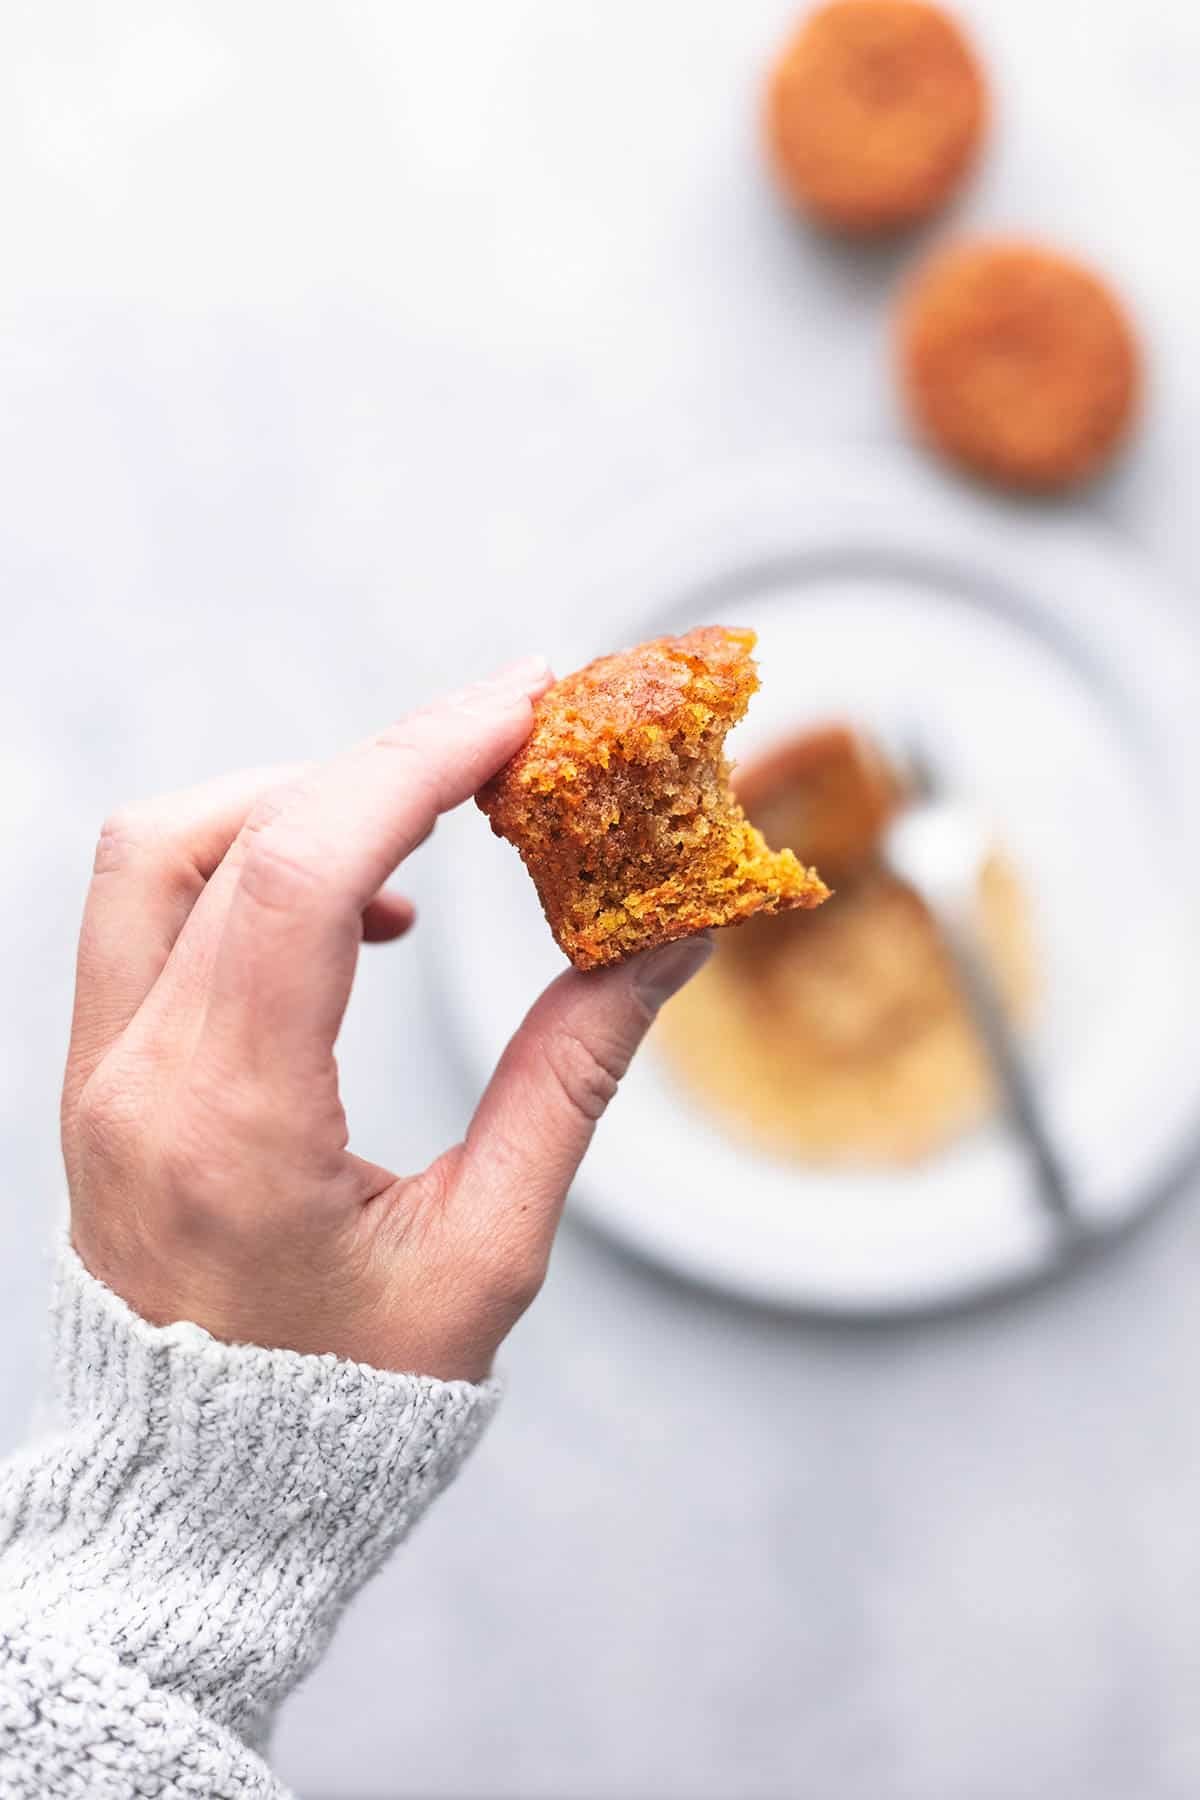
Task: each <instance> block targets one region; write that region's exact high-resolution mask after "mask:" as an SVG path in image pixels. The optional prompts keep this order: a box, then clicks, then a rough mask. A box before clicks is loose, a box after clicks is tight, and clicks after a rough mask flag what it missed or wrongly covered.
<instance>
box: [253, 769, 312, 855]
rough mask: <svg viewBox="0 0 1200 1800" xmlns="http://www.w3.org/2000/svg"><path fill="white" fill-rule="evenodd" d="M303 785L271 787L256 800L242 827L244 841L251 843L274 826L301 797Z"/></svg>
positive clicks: (285, 784)
mask: <svg viewBox="0 0 1200 1800" xmlns="http://www.w3.org/2000/svg"><path fill="white" fill-rule="evenodd" d="M303 791H304V790H303V784H302V783H301V782H299V781H283V782H280V783H279V784H278V785H277V786H276V787H271V788H268V789H267V790H266V792H265V793H262V794H260V795H259V796H258V798H257V799H256V800H255V802H254V805H253V806H252V807H251V808H250V811H249V812H248V813H247V815H246V819H245V822H244V824H243V825H242V832H241V835H242V839H243V841H244V842H251V841H253V840H254V839H255V838H257V837H259V836H261V834H262V833H263V832H264V831H266V830H267V829H268V827H269V826H271V825H274V824H275V823H276V822H277V821H278V820H279V819H280V818H282V816H283V814H284V813H285V812H287V811H288V809H289V808H290V807H291V806H292V805H293V804H294V803H295V802H296V801H297V800H298V799H299V798H300V797H301V795H302V793H303Z"/></svg>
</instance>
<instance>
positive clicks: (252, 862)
mask: <svg viewBox="0 0 1200 1800" xmlns="http://www.w3.org/2000/svg"><path fill="white" fill-rule="evenodd" d="M323 861H327V859H323V858H322V857H320V856H319V855H314V854H313V853H312V851H311V850H301V849H300V847H299V846H298V845H297V844H296V842H295V841H294V839H293V840H289V838H287V837H285V836H284V835H283V833H281V832H280V831H279V830H278V829H277V828H276V827H272V826H261V827H259V828H258V829H257V830H256V831H255V833H254V835H253V836H252V837H251V840H250V842H249V844H248V846H247V847H246V850H245V853H244V855H243V857H242V866H241V872H240V876H239V882H240V885H241V888H242V891H243V892H244V893H245V894H246V895H247V897H248V898H249V899H251V900H253V901H254V902H255V903H256V904H257V905H258V906H260V907H261V908H263V909H264V910H265V911H267V912H290V911H292V910H293V909H294V908H295V907H297V906H298V905H300V904H302V903H305V902H309V901H311V900H312V899H313V898H314V897H315V896H317V895H319V894H321V893H322V892H323V891H324V890H325V887H326V885H327V883H326V877H325V876H324V875H323V873H322V867H321V865H322V862H323Z"/></svg>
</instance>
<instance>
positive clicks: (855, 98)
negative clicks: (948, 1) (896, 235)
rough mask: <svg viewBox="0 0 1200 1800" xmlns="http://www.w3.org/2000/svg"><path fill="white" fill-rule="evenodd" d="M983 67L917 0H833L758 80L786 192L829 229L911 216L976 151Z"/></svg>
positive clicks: (939, 194)
mask: <svg viewBox="0 0 1200 1800" xmlns="http://www.w3.org/2000/svg"><path fill="white" fill-rule="evenodd" d="M986 117H987V93H986V88H985V84H984V78H983V72H982V70H981V68H980V65H979V62H978V59H977V58H976V56H975V54H974V52H973V51H972V49H971V47H970V45H969V43H968V42H967V40H966V38H965V37H964V35H963V33H962V31H961V30H960V28H959V27H958V25H956V24H955V22H954V21H953V20H952V19H951V18H950V17H949V16H948V15H947V14H946V13H945V12H943V11H942V10H941V9H940V8H939V7H936V6H929V5H926V4H924V0H832V3H831V4H829V5H826V6H822V7H820V8H818V10H817V11H816V12H814V13H811V14H810V15H809V17H808V18H807V19H805V20H804V21H803V23H802V24H801V25H800V26H799V28H798V29H797V31H796V32H795V33H794V35H793V36H792V37H791V38H790V39H789V40H788V42H787V44H786V45H785V47H784V49H783V51H782V52H781V54H780V55H779V57H778V59H777V60H776V62H775V65H774V67H773V69H772V71H771V74H770V78H769V81H768V86H767V96H766V119H765V127H766V138H767V148H768V153H769V156H770V160H771V164H772V167H773V168H774V170H775V173H776V176H777V177H778V180H779V182H780V184H781V186H782V188H783V190H784V192H785V194H786V195H787V196H788V198H789V199H790V200H791V201H792V203H793V204H794V205H795V206H797V207H799V208H800V209H801V210H802V211H804V212H807V213H809V214H811V215H812V216H813V217H814V218H816V219H817V220H819V221H820V222H821V223H822V224H824V225H826V226H829V227H830V228H831V229H833V230H835V231H842V232H850V233H854V234H860V233H862V234H866V233H871V232H885V231H894V230H897V229H899V228H901V227H903V226H906V225H912V224H914V223H916V222H917V221H918V220H920V219H924V218H927V217H928V216H929V215H930V214H931V213H934V212H936V211H937V210H938V208H939V207H941V206H943V205H944V204H945V203H946V201H947V200H949V198H950V196H951V195H952V194H953V193H954V191H955V190H956V189H957V188H958V186H959V184H960V183H961V182H962V180H963V178H964V176H965V175H966V174H967V172H968V170H969V169H970V167H971V164H972V163H973V162H974V160H975V156H976V153H977V151H978V149H979V145H980V142H981V140H982V137H983V133H984V128H985V123H986Z"/></svg>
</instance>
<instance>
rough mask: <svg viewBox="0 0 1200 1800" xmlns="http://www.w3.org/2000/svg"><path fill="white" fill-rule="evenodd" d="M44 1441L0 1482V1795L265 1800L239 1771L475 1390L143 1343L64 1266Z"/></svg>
mask: <svg viewBox="0 0 1200 1800" xmlns="http://www.w3.org/2000/svg"><path fill="white" fill-rule="evenodd" d="M53 1320H54V1347H55V1362H56V1370H57V1387H58V1402H59V1415H60V1416H59V1420H58V1422H57V1423H58V1427H59V1428H58V1429H57V1430H56V1431H55V1433H54V1434H53V1435H52V1436H50V1437H48V1438H47V1439H45V1440H44V1441H43V1442H42V1443H40V1444H39V1445H37V1446H35V1447H34V1448H32V1449H30V1450H27V1451H25V1452H23V1453H22V1454H20V1455H19V1456H17V1457H15V1458H13V1459H12V1460H11V1461H9V1462H8V1463H5V1464H3V1465H0V1796H2V1800H26V1796H28V1797H29V1800H33V1797H34V1796H36V1797H37V1800H58V1797H59V1796H63V1800H67V1797H68V1796H71V1797H73V1796H76V1795H78V1796H81V1797H82V1796H87V1800H131V1797H132V1796H139V1797H140V1796H153V1797H154V1800H175V1797H176V1796H184V1795H187V1796H190V1797H191V1800H196V1797H197V1796H204V1797H205V1800H208V1797H209V1796H226V1795H230V1796H232V1795H236V1796H238V1797H239V1800H249V1797H250V1796H253V1797H254V1800H260V1797H266V1796H271V1797H272V1800H281V1797H282V1796H283V1794H284V1790H283V1789H282V1787H281V1786H280V1785H279V1783H278V1782H277V1781H276V1780H275V1778H274V1777H273V1776H272V1774H271V1772H270V1770H269V1769H268V1768H267V1765H266V1764H265V1763H264V1762H263V1761H262V1759H261V1757H260V1755H259V1754H258V1751H259V1750H260V1749H261V1747H262V1745H263V1743H264V1741H265V1738H266V1734H267V1731H268V1729H269V1726H270V1722H271V1716H272V1713H273V1711H274V1709H275V1707H276V1706H277V1705H278V1703H279V1701H280V1699H281V1698H282V1697H283V1695H284V1694H286V1693H287V1691H288V1689H289V1688H291V1687H292V1686H293V1685H294V1683H295V1682H296V1681H298V1680H299V1678H300V1677H301V1675H303V1674H304V1672H305V1671H306V1670H307V1669H308V1668H309V1667H310V1666H311V1665H312V1663H313V1662H314V1661H315V1660H316V1658H317V1656H318V1655H319V1654H320V1651H321V1650H322V1648H323V1647H324V1645H325V1643H326V1641H327V1639H328V1637H329V1633H330V1631H331V1629H332V1627H333V1624H334V1621H335V1620H336V1618H337V1615H338V1613H339V1612H340V1610H341V1608H342V1607H343V1606H344V1605H345V1603H346V1601H347V1599H348V1598H349V1596H350V1595H351V1594H352V1593H353V1592H354V1591H355V1589H356V1588H358V1587H359V1586H360V1585H361V1584H362V1582H364V1581H365V1580H366V1578H367V1577H368V1576H369V1575H371V1574H372V1573H373V1572H374V1571H375V1570H376V1569H377V1568H378V1567H379V1565H380V1563H381V1562H382V1561H383V1559H384V1557H385V1556H386V1555H387V1553H388V1552H389V1550H391V1549H392V1547H393V1546H394V1545H395V1544H397V1543H399V1541H400V1539H401V1538H402V1537H404V1535H405V1533H406V1532H407V1531H408V1530H409V1528H410V1526H411V1525H412V1524H413V1522H414V1520H415V1519H416V1518H417V1517H418V1516H419V1515H420V1514H421V1512H423V1511H424V1509H425V1507H426V1506H427V1505H428V1504H429V1502H430V1501H431V1500H432V1499H433V1497H434V1496H435V1495H436V1494H437V1493H438V1492H439V1491H440V1489H441V1488H443V1487H444V1486H445V1485H446V1483H447V1482H448V1481H449V1480H450V1479H451V1477H452V1476H453V1474H454V1472H455V1470H456V1469H457V1468H458V1466H459V1464H460V1462H461V1461H462V1459H463V1457H464V1455H465V1454H466V1452H467V1451H468V1449H469V1448H470V1447H471V1445H472V1444H473V1443H474V1442H475V1440H476V1438H477V1437H478V1436H479V1434H480V1431H481V1430H482V1428H483V1426H484V1425H485V1424H486V1422H487V1420H488V1418H489V1417H490V1415H491V1412H492V1410H493V1408H494V1405H495V1400H496V1394H495V1388H494V1386H493V1384H490V1383H488V1384H486V1385H484V1386H481V1387H474V1386H472V1385H471V1384H470V1383H467V1382H455V1381H452V1382H443V1381H433V1380H428V1379H425V1378H423V1377H418V1376H410V1375H394V1374H389V1373H386V1372H385V1371H383V1370H380V1369H373V1368H368V1367H367V1366H366V1365H364V1364H361V1363H349V1362H342V1361H339V1360H338V1359H337V1358H335V1357H332V1356H300V1355H297V1354H296V1353H295V1352H293V1351H290V1350H261V1349H255V1348H253V1347H247V1346H231V1345H228V1344H221V1343H218V1342H217V1341H216V1340H215V1339H213V1338H211V1337H210V1336H209V1335H208V1333H207V1332H205V1331H202V1330H201V1329H200V1328H199V1326H196V1325H171V1326H168V1327H166V1328H158V1327H155V1326H151V1325H147V1324H146V1323H145V1322H144V1321H143V1320H141V1319H139V1318H137V1317H136V1316H135V1314H133V1313H132V1312H131V1311H130V1310H129V1308H128V1307H127V1306H126V1305H125V1304H124V1302H123V1301H121V1300H119V1299H118V1298H117V1296H116V1295H115V1294H113V1293H111V1292H110V1291H109V1289H107V1288H106V1287H103V1286H102V1285H101V1284H100V1283H99V1282H98V1281H95V1280H93V1279H92V1277H91V1276H90V1275H89V1274H88V1273H87V1271H86V1270H85V1269H84V1267H83V1265H82V1263H80V1261H79V1259H78V1258H77V1257H76V1256H75V1255H74V1253H73V1252H72V1251H70V1250H66V1249H64V1250H63V1252H62V1254H61V1257H60V1264H59V1270H58V1278H57V1285H56V1293H55V1301H54V1309H53Z"/></svg>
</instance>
